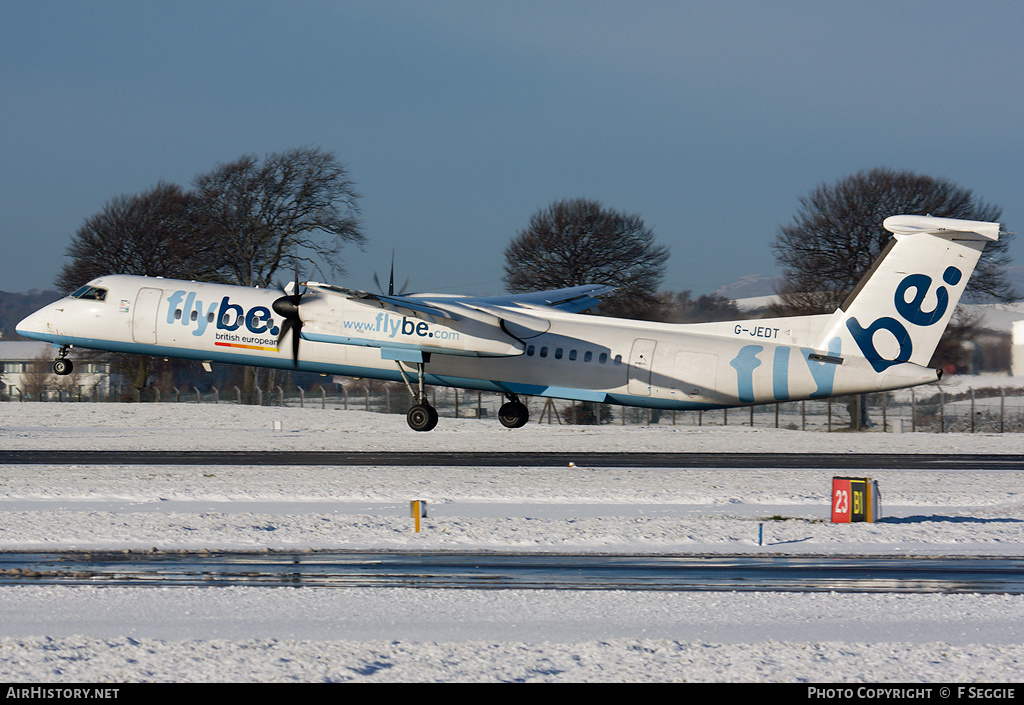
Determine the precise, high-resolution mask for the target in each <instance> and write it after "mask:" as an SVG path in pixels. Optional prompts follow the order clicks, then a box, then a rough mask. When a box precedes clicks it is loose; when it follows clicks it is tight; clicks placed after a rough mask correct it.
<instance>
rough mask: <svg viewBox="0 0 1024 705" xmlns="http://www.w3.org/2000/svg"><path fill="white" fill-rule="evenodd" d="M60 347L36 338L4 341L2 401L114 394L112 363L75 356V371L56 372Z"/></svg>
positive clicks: (1, 344) (0, 350)
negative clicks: (57, 373)
mask: <svg viewBox="0 0 1024 705" xmlns="http://www.w3.org/2000/svg"><path fill="white" fill-rule="evenodd" d="M56 356H57V349H56V348H54V347H53V346H52V345H50V344H49V343H42V342H36V341H10V342H2V341H0V400H3V401H38V400H39V399H44V400H57V399H69V400H77V399H83V400H89V399H95V398H99V399H106V398H107V397H108V396H109V395H110V364H109V363H107V362H102V361H92V360H89V361H86V360H79V359H76V358H75V355H74V352H72V353H71V354H69V355H68V359H69V360H72V361H73V362H74V371H73V372H72V373H71V374H69V375H65V376H63V377H62V376H59V375H55V374H54V373H53V370H52V368H51V364H52V363H53V360H54V358H55V357H56Z"/></svg>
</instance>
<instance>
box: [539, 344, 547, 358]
mask: <svg viewBox="0 0 1024 705" xmlns="http://www.w3.org/2000/svg"><path fill="white" fill-rule="evenodd" d="M540 356H541V357H547V356H548V349H547V346H544V347H542V348H541V349H540Z"/></svg>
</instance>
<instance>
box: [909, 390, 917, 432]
mask: <svg viewBox="0 0 1024 705" xmlns="http://www.w3.org/2000/svg"><path fill="white" fill-rule="evenodd" d="M916 430H917V393H916V392H915V391H914V389H913V387H911V389H910V431H911V433H913V432H914V431H916Z"/></svg>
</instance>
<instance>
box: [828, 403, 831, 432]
mask: <svg viewBox="0 0 1024 705" xmlns="http://www.w3.org/2000/svg"><path fill="white" fill-rule="evenodd" d="M828 432H829V433H832V397H829V398H828Z"/></svg>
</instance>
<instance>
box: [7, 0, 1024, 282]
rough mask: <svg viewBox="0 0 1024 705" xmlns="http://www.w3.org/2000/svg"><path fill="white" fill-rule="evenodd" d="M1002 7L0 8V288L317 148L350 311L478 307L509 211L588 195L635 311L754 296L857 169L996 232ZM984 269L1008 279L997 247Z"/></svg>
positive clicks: (1021, 32) (1012, 26) (1015, 24)
mask: <svg viewBox="0 0 1024 705" xmlns="http://www.w3.org/2000/svg"><path fill="white" fill-rule="evenodd" d="M1022 37H1024V3H1020V2H986V1H984V0H982V1H980V2H970V3H967V2H943V1H941V0H938V1H932V2H901V1H899V0H896V1H893V0H888V1H886V2H874V1H871V0H867V1H864V2H857V3H850V2H822V1H820V0H818V1H816V2H785V1H782V0H780V1H778V2H752V1H751V2H731V1H729V0H715V1H713V2H653V1H652V2H637V1H636V0H633V1H631V2H609V1H601V0H587V1H580V2H576V1H559V0H546V1H544V2H533V1H532V0H517V2H514V3H505V2H501V3H499V2H485V1H484V0H475V1H470V2H449V1H445V0H418V1H413V2H403V1H397V0H396V1H392V2H388V1H385V0H377V1H374V2H370V1H367V2H357V1H353V2H345V1H342V0H336V1H333V2H327V1H323V2H320V1H313V0H290V1H289V2H267V1H260V0H247V1H244V2H242V1H239V2H234V1H231V0H220V1H217V2H208V1H204V2H191V1H186V0H176V1H167V2H146V1H142V0H132V1H130V2H115V1H112V0H105V1H99V0H97V1H94V2H80V1H76V2H54V1H50V0H36V1H34V2H27V1H26V2H21V1H20V0H0V62H2V63H0V96H2V105H3V110H2V113H0V237H2V241H3V247H4V255H5V256H4V258H3V281H2V282H0V289H3V290H6V291H27V290H29V289H33V288H40V289H42V288H48V287H50V286H51V284H52V281H53V279H54V277H55V276H56V274H57V272H58V270H59V268H60V266H61V264H62V263H63V262H64V261H65V256H64V252H65V249H66V247H67V245H68V243H69V241H70V237H71V236H72V235H73V233H74V232H75V230H76V229H77V228H78V227H79V226H80V225H81V223H82V221H83V220H84V219H85V218H87V217H89V216H90V215H92V214H94V213H96V212H98V211H99V210H100V209H101V208H102V207H103V205H104V204H105V203H106V201H107V200H108V199H110V198H112V197H114V196H117V195H120V194H132V193H138V192H140V191H143V190H146V189H148V188H150V187H151V186H153V185H155V184H156V183H157V182H158V181H161V180H164V181H172V182H176V183H179V184H181V185H183V186H188V185H190V184H191V182H192V180H193V178H194V177H195V176H196V175H197V174H199V173H201V172H204V171H208V170H209V169H212V168H213V167H214V166H216V165H217V164H218V163H223V162H227V161H230V160H233V159H235V158H237V157H239V156H241V155H243V154H256V155H263V154H266V153H269V152H276V151H280V150H284V149H288V148H290V147H299V146H316V147H320V148H322V149H326V150H331V151H334V152H335V153H336V154H337V156H338V157H339V159H340V160H341V161H342V162H343V163H345V164H346V165H347V166H348V168H349V171H350V174H351V176H352V178H353V179H354V180H355V181H356V183H357V184H358V188H359V190H360V192H361V193H362V196H363V198H362V199H361V206H362V210H363V228H364V232H365V234H366V236H367V238H368V240H369V244H368V246H367V248H366V251H365V252H361V251H359V250H358V249H350V250H348V256H347V261H348V269H349V275H348V276H347V277H334V280H335V281H336V282H337V283H344V284H346V285H348V286H353V287H357V288H369V289H373V288H374V284H373V280H372V274H373V272H374V271H375V270H376V271H379V272H381V273H382V274H383V273H385V272H386V270H387V267H388V265H389V261H390V257H391V249H392V247H394V248H396V250H397V254H396V279H397V280H398V281H399V282H401V281H404V280H405V278H406V277H410V278H411V285H410V288H412V289H414V290H431V291H453V292H476V293H483V294H494V293H499V292H500V291H501V290H502V284H501V276H502V266H503V250H504V248H505V246H506V245H507V244H508V242H509V240H510V239H511V238H512V237H513V236H514V235H515V234H516V232H517V231H518V230H520V229H521V228H523V227H524V226H525V225H526V224H527V222H528V220H529V217H530V215H531V214H533V213H534V212H536V211H537V210H539V209H541V208H543V207H545V206H547V205H548V204H550V203H551V202H553V201H555V200H559V199H563V198H576V197H583V198H591V199H596V200H599V201H601V202H602V203H604V204H605V205H606V206H608V207H610V208H614V209H617V210H621V211H624V212H627V213H634V214H637V215H640V216H641V217H642V218H643V219H644V221H645V222H646V224H647V225H648V226H649V227H651V228H652V229H653V230H654V232H655V234H656V236H657V238H658V240H659V242H662V243H664V244H666V245H668V246H669V247H670V248H671V252H672V254H671V257H670V259H669V263H668V271H667V276H666V277H665V280H664V282H663V285H662V288H664V289H671V290H677V291H678V290H683V289H689V290H691V291H693V292H694V293H695V294H704V293H710V292H712V291H714V290H716V289H718V288H719V287H721V286H723V285H727V284H730V283H732V282H734V281H736V280H737V279H739V278H740V277H743V276H746V275H752V274H761V275H774V274H776V273H777V267H776V264H775V261H774V257H773V256H772V252H771V248H770V245H771V242H772V240H773V239H774V237H775V234H776V231H777V229H778V227H779V225H780V224H784V223H788V222H789V221H790V220H791V219H792V217H793V215H794V213H795V212H796V209H797V207H798V199H799V198H800V196H802V195H805V194H807V193H808V192H809V191H810V190H812V189H813V188H814V187H815V186H817V185H819V184H821V183H831V182H834V181H836V180H837V179H840V178H843V177H845V176H848V175H850V174H853V173H856V172H857V171H860V170H863V169H869V168H872V167H876V166H885V167H890V168H895V169H909V170H913V171H916V172H918V173H922V174H928V175H932V176H939V177H944V178H947V179H949V180H951V181H953V182H955V183H957V184H959V185H961V186H964V187H966V188H969V189H971V190H973V191H974V192H975V193H976V194H977V195H978V196H980V197H981V198H982V199H984V200H985V201H988V202H990V203H994V204H996V205H999V206H1001V207H1002V208H1003V222H1004V227H1006V228H1008V229H1010V230H1020V229H1021V228H1022V227H1024V225H1022V224H1024V166H1022V157H1024V89H1022V86H1024V41H1022ZM1011 254H1012V255H1013V256H1014V261H1015V263H1016V264H1024V237H1021V238H1018V242H1016V243H1015V245H1014V247H1013V249H1012V250H1011Z"/></svg>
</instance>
